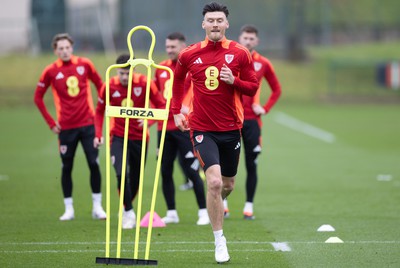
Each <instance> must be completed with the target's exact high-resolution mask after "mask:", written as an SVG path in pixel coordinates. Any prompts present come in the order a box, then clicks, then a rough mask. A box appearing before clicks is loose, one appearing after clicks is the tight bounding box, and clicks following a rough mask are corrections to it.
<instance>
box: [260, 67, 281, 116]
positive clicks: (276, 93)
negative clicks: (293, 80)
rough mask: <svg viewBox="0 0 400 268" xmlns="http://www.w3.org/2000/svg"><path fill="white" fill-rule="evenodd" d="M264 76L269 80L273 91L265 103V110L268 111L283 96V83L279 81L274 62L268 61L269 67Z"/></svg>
mask: <svg viewBox="0 0 400 268" xmlns="http://www.w3.org/2000/svg"><path fill="white" fill-rule="evenodd" d="M264 77H265V79H266V80H267V82H268V84H269V87H270V89H271V91H272V93H271V95H270V96H269V98H268V101H267V102H266V103H265V105H264V107H263V108H264V110H265V111H266V112H268V111H269V110H271V108H272V107H273V106H274V105H275V103H276V102H277V101H278V99H279V97H280V96H281V85H280V83H279V80H278V78H277V77H276V74H275V71H274V68H273V67H272V64H270V63H268V68H265V73H264Z"/></svg>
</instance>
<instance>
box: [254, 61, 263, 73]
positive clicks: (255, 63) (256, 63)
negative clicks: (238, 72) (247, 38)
mask: <svg viewBox="0 0 400 268" xmlns="http://www.w3.org/2000/svg"><path fill="white" fill-rule="evenodd" d="M261 67H262V64H261V63H259V62H254V70H255V71H256V72H258V71H259V70H260V69H261Z"/></svg>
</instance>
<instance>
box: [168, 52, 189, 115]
mask: <svg viewBox="0 0 400 268" xmlns="http://www.w3.org/2000/svg"><path fill="white" fill-rule="evenodd" d="M186 73H187V69H186V68H185V67H184V66H183V65H182V63H181V62H180V60H178V63H177V64H176V68H175V73H174V84H173V86H172V100H171V111H172V113H173V114H179V113H180V112H181V108H182V101H183V97H184V94H185V92H184V85H185V78H186Z"/></svg>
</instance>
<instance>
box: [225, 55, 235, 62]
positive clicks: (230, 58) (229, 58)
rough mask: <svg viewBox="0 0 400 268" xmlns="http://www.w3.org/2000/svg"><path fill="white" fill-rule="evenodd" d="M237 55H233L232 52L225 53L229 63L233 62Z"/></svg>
mask: <svg viewBox="0 0 400 268" xmlns="http://www.w3.org/2000/svg"><path fill="white" fill-rule="evenodd" d="M234 57H235V56H234V55H232V54H225V61H226V62H227V63H231V62H232V61H233V58H234Z"/></svg>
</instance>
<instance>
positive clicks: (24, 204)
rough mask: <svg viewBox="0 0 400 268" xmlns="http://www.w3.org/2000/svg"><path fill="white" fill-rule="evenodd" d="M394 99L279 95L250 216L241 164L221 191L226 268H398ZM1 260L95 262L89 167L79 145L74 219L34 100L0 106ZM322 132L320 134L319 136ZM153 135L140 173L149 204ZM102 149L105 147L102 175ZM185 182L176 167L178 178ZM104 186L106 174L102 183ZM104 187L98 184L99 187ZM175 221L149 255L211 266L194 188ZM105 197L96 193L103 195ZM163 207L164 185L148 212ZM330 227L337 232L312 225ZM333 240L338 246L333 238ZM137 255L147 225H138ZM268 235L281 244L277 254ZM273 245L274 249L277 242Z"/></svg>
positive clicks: (170, 262)
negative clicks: (300, 99) (66, 216)
mask: <svg viewBox="0 0 400 268" xmlns="http://www.w3.org/2000/svg"><path fill="white" fill-rule="evenodd" d="M282 114H285V115H287V116H290V117H292V118H295V119H296V120H298V122H301V123H302V124H307V125H308V126H313V127H315V128H318V129H320V130H323V131H325V132H329V133H330V134H332V135H334V141H332V142H327V141H323V140H321V139H319V138H316V137H313V136H312V135H310V134H305V133H304V132H302V130H301V128H299V126H297V127H296V126H292V127H290V123H289V124H285V122H282V121H281V120H279V116H280V115H282ZM399 117H400V107H399V106H395V105H319V104H307V105H306V104H296V105H294V104H290V105H289V104H282V105H278V106H277V107H276V109H275V111H273V112H271V114H269V115H268V116H267V117H265V120H264V125H263V132H264V139H263V150H264V151H263V153H262V154H261V156H260V158H259V184H258V190H257V195H256V200H255V215H256V219H255V220H254V221H245V220H243V219H242V209H243V203H244V198H245V196H244V195H245V192H244V176H245V172H244V166H243V164H244V163H243V159H242V160H241V163H240V169H239V174H238V176H237V183H236V189H235V191H234V192H233V193H232V195H231V196H230V199H229V204H230V209H231V217H230V218H229V219H227V220H226V221H225V226H224V231H225V235H226V237H227V239H228V245H229V250H230V255H231V261H230V263H229V264H228V266H229V267H398V266H399V265H400V255H399V252H400V231H399V224H400V213H399V212H400V210H399V200H400V165H399V149H400V135H399V134H400V125H399V122H400V121H399ZM0 123H1V125H2V126H3V127H2V131H1V139H0V148H1V149H0V204H1V206H0V218H1V228H0V266H1V267H101V266H102V265H101V264H95V259H96V257H104V256H105V255H104V251H105V244H104V242H105V221H95V220H92V219H91V215H90V211H91V196H90V187H89V180H88V170H87V167H86V164H85V160H84V157H83V152H82V150H81V149H79V150H78V152H77V158H76V161H75V166H74V172H73V177H74V204H75V213H76V215H75V216H76V219H75V220H73V221H70V222H60V221H59V220H58V217H59V216H60V215H61V214H62V212H63V203H62V194H61V187H60V159H59V157H58V153H57V141H56V137H55V136H54V135H53V134H52V133H51V132H50V131H49V130H48V129H47V127H46V126H45V124H44V122H43V119H42V118H41V117H40V115H39V113H38V112H37V111H36V109H34V108H33V107H32V106H30V107H25V108H21V107H18V108H2V109H0ZM317 136H318V135H317ZM155 140H156V139H155V132H154V129H152V130H151V143H150V146H149V157H148V163H147V171H146V176H145V194H144V206H143V209H142V211H143V212H144V213H145V212H146V211H148V210H149V205H147V204H149V201H150V193H151V191H152V182H151V176H152V175H153V171H154V166H155ZM104 155H105V149H104V148H102V151H101V161H102V170H103V178H105V171H104ZM111 179H112V180H111V185H112V191H111V193H112V212H111V217H112V219H111V220H112V221H111V224H112V237H111V240H112V241H113V244H112V245H111V257H114V256H115V252H116V245H115V241H116V231H115V230H116V226H117V194H116V190H115V189H116V181H115V178H114V173H112V177H111ZM182 181H183V179H182V177H181V175H180V171H179V168H176V180H175V183H176V185H179V184H181V183H182ZM104 189H105V183H104V179H103V190H104ZM103 192H104V191H103ZM176 198H177V209H178V211H179V215H180V218H181V223H179V224H177V225H170V226H168V227H166V228H155V229H153V236H152V243H151V249H150V259H155V260H158V263H159V266H161V267H209V266H213V265H216V263H215V261H214V253H213V243H212V242H213V236H212V232H211V227H210V226H196V224H195V222H196V220H197V206H196V203H195V198H194V194H193V192H191V191H187V192H181V191H179V190H177V192H176ZM103 203H104V202H103ZM165 211H166V207H165V202H164V199H163V196H162V193H161V191H159V192H158V198H157V205H156V212H157V213H158V214H160V215H161V216H163V215H164V213H165ZM322 224H330V225H332V226H333V227H334V228H335V231H334V232H317V229H318V227H320V226H321V225H322ZM329 237H339V238H340V239H341V240H343V242H344V243H338V244H329V243H325V241H326V240H327V239H328V238H329ZM122 240H123V244H122V253H121V257H123V258H133V246H134V245H133V242H134V231H123V239H122ZM141 241H142V242H141V243H140V249H139V258H143V256H144V249H145V243H144V242H145V241H146V229H142V235H141ZM273 243H285V244H278V245H283V249H285V251H280V250H279V247H277V246H276V244H273ZM274 245H275V247H274Z"/></svg>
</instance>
